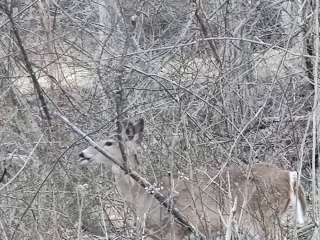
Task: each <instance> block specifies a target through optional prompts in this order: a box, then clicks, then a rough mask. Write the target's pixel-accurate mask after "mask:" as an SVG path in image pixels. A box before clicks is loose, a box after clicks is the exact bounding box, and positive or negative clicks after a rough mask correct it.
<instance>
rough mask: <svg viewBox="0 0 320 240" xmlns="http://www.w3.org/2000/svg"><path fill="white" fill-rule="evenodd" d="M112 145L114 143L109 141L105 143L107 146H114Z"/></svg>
mask: <svg viewBox="0 0 320 240" xmlns="http://www.w3.org/2000/svg"><path fill="white" fill-rule="evenodd" d="M112 144H113V142H109V141H107V142H105V144H104V145H105V146H112Z"/></svg>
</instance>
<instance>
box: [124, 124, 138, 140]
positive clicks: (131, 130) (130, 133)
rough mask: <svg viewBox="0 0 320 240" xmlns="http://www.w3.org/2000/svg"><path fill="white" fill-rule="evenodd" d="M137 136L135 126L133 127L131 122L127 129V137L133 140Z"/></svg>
mask: <svg viewBox="0 0 320 240" xmlns="http://www.w3.org/2000/svg"><path fill="white" fill-rule="evenodd" d="M135 134H136V131H135V126H134V125H133V123H132V122H129V123H128V125H127V129H126V135H127V137H128V140H132V139H133V138H134V135H135Z"/></svg>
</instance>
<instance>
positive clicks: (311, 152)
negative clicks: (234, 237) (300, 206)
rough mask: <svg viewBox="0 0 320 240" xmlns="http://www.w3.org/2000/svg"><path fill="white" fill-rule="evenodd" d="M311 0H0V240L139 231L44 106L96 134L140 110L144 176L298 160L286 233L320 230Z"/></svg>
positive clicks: (134, 235) (105, 176) (105, 173)
mask: <svg viewBox="0 0 320 240" xmlns="http://www.w3.org/2000/svg"><path fill="white" fill-rule="evenodd" d="M301 2H303V3H301ZM317 8H319V6H318V1H275V0H272V1H269V0H261V1H217V0H197V1H186V0H161V1H159V0H150V1H149V0H148V1H147V0H145V1H144V0H142V1H138V0H119V1H114V0H97V1H79V0H61V1H50V0H43V1H31V0H26V1H21V0H11V1H10V0H0V31H1V34H0V39H1V41H0V58H1V62H0V180H1V182H0V239H4V240H9V239H10V240H13V239H98V238H100V239H108V238H109V239H141V238H142V235H143V232H144V229H143V227H141V226H140V227H138V226H137V225H136V224H135V219H134V214H133V213H132V212H131V211H130V209H129V208H128V207H127V206H126V204H125V203H124V202H123V200H122V199H121V197H120V196H119V194H118V193H117V191H116V189H115V187H114V185H113V179H112V176H111V174H110V171H109V170H108V169H106V168H105V167H104V166H91V167H81V168H80V167H79V165H78V163H77V159H78V154H79V152H80V150H82V149H83V148H84V147H85V146H87V143H86V142H85V141H84V140H83V138H82V137H81V136H79V135H77V134H76V133H75V132H73V131H72V130H71V129H70V128H69V127H68V126H67V125H66V124H65V123H64V122H63V121H61V119H59V118H57V117H56V115H55V114H54V113H55V112H59V113H61V114H62V115H64V116H66V117H67V118H68V119H69V120H70V121H71V122H72V123H73V124H74V125H76V126H78V127H79V128H80V129H82V131H84V132H85V133H88V134H89V135H90V136H91V137H92V138H94V139H97V140H98V139H101V138H104V137H105V136H108V135H109V134H110V132H112V131H114V130H115V121H116V120H117V119H120V120H126V119H138V118H140V117H142V118H144V119H145V122H146V129H145V136H144V143H143V151H142V152H141V154H140V155H139V159H140V161H141V162H143V163H144V164H143V168H141V169H139V173H140V174H141V175H142V176H144V177H146V178H147V179H149V180H150V181H151V182H154V181H157V177H158V176H160V175H166V174H167V173H168V172H173V173H177V172H180V173H184V174H185V175H189V174H190V173H191V172H192V171H196V170H198V169H201V170H204V169H207V168H211V167H218V168H219V167H220V166H221V165H222V164H223V163H226V162H228V163H230V164H238V165H240V166H242V165H245V164H251V163H255V162H268V163H274V164H276V165H278V166H280V167H283V168H285V169H290V170H297V171H298V172H299V174H300V179H301V182H302V184H303V186H304V187H305V189H306V193H307V195H308V199H307V200H308V217H307V223H306V225H305V226H303V227H302V228H299V229H298V236H299V239H319V233H318V231H319V229H318V225H317V224H319V213H320V211H319V204H320V203H319V201H320V200H319V199H320V198H319V177H318V176H317V174H316V172H317V168H316V167H317V166H318V164H319V160H318V148H319V133H318V129H319V116H320V114H319V113H318V112H319V109H320V106H319V100H318V94H319V93H318V87H315V86H318V67H317V66H318V63H319V51H320V49H319V29H318V28H317V26H319V24H318V21H319V19H318V18H319V14H318V9H317ZM292 231H294V229H293V230H292ZM290 236H291V235H290ZM292 236H293V237H292V239H294V238H296V235H295V234H292ZM290 238H291V237H290Z"/></svg>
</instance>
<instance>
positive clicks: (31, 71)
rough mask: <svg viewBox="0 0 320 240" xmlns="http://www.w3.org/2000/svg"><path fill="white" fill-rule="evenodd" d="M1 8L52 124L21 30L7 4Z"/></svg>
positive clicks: (45, 112)
mask: <svg viewBox="0 0 320 240" xmlns="http://www.w3.org/2000/svg"><path fill="white" fill-rule="evenodd" d="M0 9H1V10H2V11H3V12H4V13H5V14H6V15H7V17H8V19H9V21H10V23H11V27H12V31H13V34H14V36H15V38H16V40H17V44H18V47H19V49H20V51H21V54H22V57H23V62H24V64H25V67H26V70H27V72H28V73H29V75H30V78H31V80H32V83H33V87H34V89H35V91H36V93H37V95H38V98H39V101H40V104H41V107H42V109H43V111H44V114H45V116H46V118H47V121H48V125H49V126H50V125H51V117H50V114H49V109H48V106H47V103H46V101H45V98H44V95H43V94H42V89H41V86H40V83H39V82H38V80H37V77H36V75H35V73H34V71H33V69H32V65H31V62H30V60H29V58H28V55H27V52H26V50H25V48H24V46H23V43H22V40H21V37H20V34H19V31H18V29H17V27H16V24H15V22H14V20H13V16H12V12H11V11H10V10H9V9H8V7H7V6H4V5H0Z"/></svg>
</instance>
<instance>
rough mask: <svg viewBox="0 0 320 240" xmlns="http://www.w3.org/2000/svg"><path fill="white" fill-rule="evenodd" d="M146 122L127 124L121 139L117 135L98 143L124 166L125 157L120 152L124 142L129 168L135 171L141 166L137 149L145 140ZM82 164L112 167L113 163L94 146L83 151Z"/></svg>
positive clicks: (123, 128) (123, 126) (122, 131)
mask: <svg viewBox="0 0 320 240" xmlns="http://www.w3.org/2000/svg"><path fill="white" fill-rule="evenodd" d="M143 130H144V120H143V119H139V120H138V121H137V122H136V123H135V124H133V123H132V122H130V121H129V122H127V123H123V124H122V128H121V133H120V138H119V136H117V135H115V136H114V137H113V138H109V139H107V140H103V141H100V142H98V145H99V146H101V147H102V148H103V150H104V151H106V153H108V155H109V156H110V157H112V158H113V159H114V160H115V161H116V162H118V163H119V164H123V156H122V152H121V150H120V146H119V141H122V144H123V146H124V153H125V154H126V157H127V161H128V167H129V168H131V169H134V168H136V167H137V165H139V161H138V158H137V149H138V148H139V147H140V143H141V141H142V138H143ZM79 156H80V159H79V161H80V164H82V165H85V164H88V163H91V162H92V163H102V164H105V165H107V166H110V165H112V162H111V161H110V160H109V159H108V158H107V157H106V156H104V155H103V154H102V153H100V152H99V151H98V150H97V149H95V148H94V147H93V146H90V147H88V148H86V149H85V150H83V151H82V152H81V153H80V154H79Z"/></svg>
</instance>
